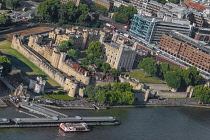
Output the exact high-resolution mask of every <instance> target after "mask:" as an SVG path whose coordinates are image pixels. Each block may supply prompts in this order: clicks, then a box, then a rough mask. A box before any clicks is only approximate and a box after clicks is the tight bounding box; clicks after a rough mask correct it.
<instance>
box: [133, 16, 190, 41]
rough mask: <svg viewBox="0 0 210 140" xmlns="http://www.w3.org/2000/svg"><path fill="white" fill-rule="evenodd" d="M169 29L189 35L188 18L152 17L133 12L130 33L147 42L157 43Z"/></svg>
mask: <svg viewBox="0 0 210 140" xmlns="http://www.w3.org/2000/svg"><path fill="white" fill-rule="evenodd" d="M171 30H176V31H178V32H180V33H182V34H185V35H188V36H190V35H191V30H192V25H190V22H189V21H188V20H179V19H173V18H171V17H164V18H153V17H147V16H144V15H142V14H135V15H134V18H133V20H132V23H131V29H130V33H131V34H134V35H136V36H138V37H140V38H141V39H144V40H145V41H147V42H149V43H158V42H159V41H160V39H161V36H162V34H165V33H167V32H169V31H171Z"/></svg>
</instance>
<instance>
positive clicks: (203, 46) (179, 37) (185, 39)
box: [167, 30, 210, 53]
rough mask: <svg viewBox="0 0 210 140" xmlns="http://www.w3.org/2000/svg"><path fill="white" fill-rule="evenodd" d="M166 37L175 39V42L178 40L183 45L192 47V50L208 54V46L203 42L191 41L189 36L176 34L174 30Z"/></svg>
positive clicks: (209, 49)
mask: <svg viewBox="0 0 210 140" xmlns="http://www.w3.org/2000/svg"><path fill="white" fill-rule="evenodd" d="M167 35H168V36H170V37H173V38H175V39H177V40H179V41H181V42H183V43H186V44H188V45H190V46H193V47H194V48H196V49H198V50H199V49H201V50H203V51H204V52H206V53H210V46H208V44H207V43H205V42H203V41H199V40H195V39H192V38H190V37H189V36H187V35H184V34H181V33H179V32H177V31H174V30H173V31H171V32H170V33H169V34H167Z"/></svg>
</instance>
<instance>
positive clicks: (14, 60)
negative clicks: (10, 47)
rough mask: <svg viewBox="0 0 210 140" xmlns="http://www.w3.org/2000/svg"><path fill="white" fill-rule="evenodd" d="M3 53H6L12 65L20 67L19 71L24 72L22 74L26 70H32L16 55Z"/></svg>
mask: <svg viewBox="0 0 210 140" xmlns="http://www.w3.org/2000/svg"><path fill="white" fill-rule="evenodd" d="M4 55H6V56H7V57H8V58H9V59H10V60H11V62H12V64H13V65H15V66H16V67H17V68H19V69H21V71H22V72H23V73H24V75H25V74H26V72H33V70H32V69H31V68H30V67H29V66H28V65H27V64H26V63H24V62H23V61H21V60H20V59H18V58H17V57H15V56H12V55H8V54H4Z"/></svg>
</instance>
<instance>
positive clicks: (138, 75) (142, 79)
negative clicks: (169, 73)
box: [124, 71, 163, 84]
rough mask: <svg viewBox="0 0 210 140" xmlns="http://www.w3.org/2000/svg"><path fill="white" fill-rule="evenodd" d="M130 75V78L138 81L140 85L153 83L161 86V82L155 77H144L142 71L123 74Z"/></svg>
mask: <svg viewBox="0 0 210 140" xmlns="http://www.w3.org/2000/svg"><path fill="white" fill-rule="evenodd" d="M124 74H127V75H130V76H131V77H132V78H136V79H139V81H140V83H154V84H163V82H162V81H160V80H158V79H157V78H155V77H151V76H150V75H149V74H146V76H145V77H144V74H145V72H144V71H136V72H132V73H124Z"/></svg>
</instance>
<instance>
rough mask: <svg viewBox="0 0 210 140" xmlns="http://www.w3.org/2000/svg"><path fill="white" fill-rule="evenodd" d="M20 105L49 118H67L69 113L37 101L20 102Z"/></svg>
mask: <svg viewBox="0 0 210 140" xmlns="http://www.w3.org/2000/svg"><path fill="white" fill-rule="evenodd" d="M19 106H20V107H22V108H24V109H27V110H29V111H31V112H33V113H36V114H40V115H43V116H45V117H47V118H52V117H59V118H67V117H68V115H66V114H63V113H60V112H57V111H54V110H52V109H49V108H46V107H43V106H40V105H38V104H35V103H29V102H20V103H19Z"/></svg>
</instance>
